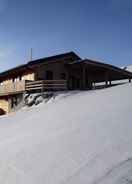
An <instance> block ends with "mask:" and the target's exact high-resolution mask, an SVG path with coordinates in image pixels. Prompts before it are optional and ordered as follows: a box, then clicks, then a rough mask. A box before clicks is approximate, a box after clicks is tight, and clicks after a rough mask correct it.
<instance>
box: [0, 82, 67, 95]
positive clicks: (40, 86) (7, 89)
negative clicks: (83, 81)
mask: <svg viewBox="0 0 132 184" xmlns="http://www.w3.org/2000/svg"><path fill="white" fill-rule="evenodd" d="M66 89H67V81H66V80H40V81H18V82H14V83H9V84H4V85H1V86H0V96H7V95H12V94H18V93H23V92H25V91H38V90H39V91H51V90H52V91H53V90H66Z"/></svg>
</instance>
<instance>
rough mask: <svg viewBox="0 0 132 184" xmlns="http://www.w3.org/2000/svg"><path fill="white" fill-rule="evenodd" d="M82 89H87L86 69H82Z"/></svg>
mask: <svg viewBox="0 0 132 184" xmlns="http://www.w3.org/2000/svg"><path fill="white" fill-rule="evenodd" d="M82 89H86V69H85V66H84V67H83V68H82Z"/></svg>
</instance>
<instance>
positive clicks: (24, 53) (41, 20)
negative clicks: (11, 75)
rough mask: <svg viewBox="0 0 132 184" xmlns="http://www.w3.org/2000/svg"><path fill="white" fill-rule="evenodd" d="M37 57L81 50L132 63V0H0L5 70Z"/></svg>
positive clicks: (0, 53) (0, 65)
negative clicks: (30, 52)
mask: <svg viewBox="0 0 132 184" xmlns="http://www.w3.org/2000/svg"><path fill="white" fill-rule="evenodd" d="M31 47H32V48H33V58H34V59H36V58H40V57H46V56H50V55H54V54H59V53H62V52H67V51H71V50H73V51H76V52H77V53H78V54H80V56H82V57H84V58H86V57H87V58H91V59H97V60H100V61H105V62H107V63H111V64H115V65H127V64H132V1H131V0H48V1H46V0H0V71H3V70H5V69H7V68H11V67H13V66H16V65H19V64H22V63H25V62H27V61H28V60H29V49H30V48H31Z"/></svg>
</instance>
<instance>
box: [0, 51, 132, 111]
mask: <svg viewBox="0 0 132 184" xmlns="http://www.w3.org/2000/svg"><path fill="white" fill-rule="evenodd" d="M122 79H128V80H129V82H130V81H131V79H132V73H131V72H128V71H125V70H123V69H120V68H118V67H116V66H112V65H109V64H105V63H100V62H98V61H93V60H90V59H82V58H80V57H79V56H78V55H77V54H76V53H74V52H69V53H64V54H60V55H56V56H51V57H46V58H41V59H37V60H33V61H29V62H28V63H27V64H24V65H20V66H18V67H15V68H12V69H9V70H7V71H4V72H2V73H0V109H1V111H3V112H4V113H9V112H11V111H14V110H15V109H16V108H17V106H18V104H20V102H22V101H23V94H25V93H27V92H28V93H34V92H35V93H36V92H44V91H51V90H52V91H54V90H67V89H68V90H76V89H79V90H86V89H92V88H93V85H94V83H98V82H105V83H106V86H107V85H108V83H109V85H111V81H114V80H122ZM1 111H0V112H1Z"/></svg>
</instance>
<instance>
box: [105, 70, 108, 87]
mask: <svg viewBox="0 0 132 184" xmlns="http://www.w3.org/2000/svg"><path fill="white" fill-rule="evenodd" d="M108 78H109V74H108V71H106V72H105V86H106V87H107V86H108Z"/></svg>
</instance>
